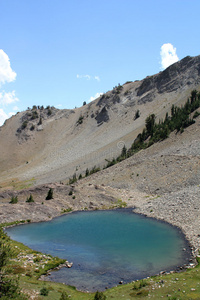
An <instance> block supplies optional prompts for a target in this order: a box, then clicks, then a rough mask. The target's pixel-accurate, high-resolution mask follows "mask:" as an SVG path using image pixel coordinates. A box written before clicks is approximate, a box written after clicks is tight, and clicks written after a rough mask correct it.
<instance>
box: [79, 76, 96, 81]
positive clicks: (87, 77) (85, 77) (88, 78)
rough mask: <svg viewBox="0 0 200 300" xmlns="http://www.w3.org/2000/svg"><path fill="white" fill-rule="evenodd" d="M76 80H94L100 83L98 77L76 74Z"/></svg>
mask: <svg viewBox="0 0 200 300" xmlns="http://www.w3.org/2000/svg"><path fill="white" fill-rule="evenodd" d="M76 78H78V79H81V78H84V79H87V80H91V79H95V80H97V81H100V78H99V76H94V77H93V76H90V75H80V74H77V75H76Z"/></svg>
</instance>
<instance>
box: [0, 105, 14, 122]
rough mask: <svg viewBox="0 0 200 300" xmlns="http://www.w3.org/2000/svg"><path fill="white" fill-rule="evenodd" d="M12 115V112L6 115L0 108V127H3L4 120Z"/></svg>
mask: <svg viewBox="0 0 200 300" xmlns="http://www.w3.org/2000/svg"><path fill="white" fill-rule="evenodd" d="M13 115H15V113H14V112H9V113H8V114H6V113H5V111H4V110H3V109H2V108H0V126H2V125H3V123H4V122H5V120H7V119H8V118H10V117H11V116H13Z"/></svg>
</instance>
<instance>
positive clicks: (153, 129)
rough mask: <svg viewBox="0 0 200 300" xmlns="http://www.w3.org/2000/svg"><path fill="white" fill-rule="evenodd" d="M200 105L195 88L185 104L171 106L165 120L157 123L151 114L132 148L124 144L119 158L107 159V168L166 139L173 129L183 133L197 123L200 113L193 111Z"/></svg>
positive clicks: (199, 97) (198, 95) (198, 94)
mask: <svg viewBox="0 0 200 300" xmlns="http://www.w3.org/2000/svg"><path fill="white" fill-rule="evenodd" d="M199 107H200V93H198V92H197V91H196V90H193V91H192V92H191V96H190V98H189V99H188V100H187V102H186V103H185V105H183V106H181V107H177V106H175V105H174V104H173V105H172V106H171V116H169V114H168V113H166V115H165V119H164V120H159V122H158V123H156V116H155V114H151V115H149V116H148V117H147V118H146V120H145V128H144V129H143V131H142V133H139V134H138V136H137V138H136V139H135V140H134V142H133V144H132V146H131V147H130V149H128V150H127V149H126V146H125V145H124V147H123V149H122V152H121V154H120V155H119V156H118V157H117V158H113V159H112V160H111V161H109V160H107V165H106V166H105V168H108V167H110V166H112V165H114V164H116V163H117V162H120V161H122V160H124V159H126V158H128V157H130V156H132V155H134V154H135V153H136V152H138V151H139V150H141V149H146V148H148V147H150V146H151V145H153V144H154V143H157V142H159V141H163V140H165V139H166V138H168V136H169V134H170V133H171V132H172V131H175V130H176V132H177V133H178V132H181V133H182V132H183V131H184V129H185V128H186V127H188V126H190V125H192V124H194V123H195V118H196V117H197V116H198V115H200V113H198V112H197V111H196V112H195V113H194V114H193V116H192V113H193V112H194V111H195V110H196V109H198V108H199Z"/></svg>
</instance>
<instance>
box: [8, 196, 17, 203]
mask: <svg viewBox="0 0 200 300" xmlns="http://www.w3.org/2000/svg"><path fill="white" fill-rule="evenodd" d="M17 202H18V198H17V196H15V197H14V196H12V198H11V200H10V202H9V203H11V204H15V203H17Z"/></svg>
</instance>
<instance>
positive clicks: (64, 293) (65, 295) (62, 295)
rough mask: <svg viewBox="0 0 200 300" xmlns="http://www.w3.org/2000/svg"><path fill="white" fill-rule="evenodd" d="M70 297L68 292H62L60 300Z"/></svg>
mask: <svg viewBox="0 0 200 300" xmlns="http://www.w3.org/2000/svg"><path fill="white" fill-rule="evenodd" d="M67 299H69V297H68V295H67V293H66V292H62V294H61V296H60V300H67Z"/></svg>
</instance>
